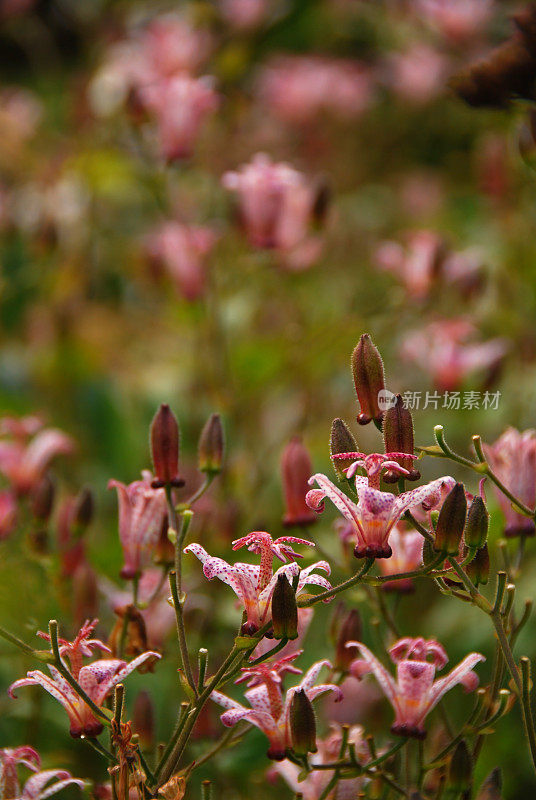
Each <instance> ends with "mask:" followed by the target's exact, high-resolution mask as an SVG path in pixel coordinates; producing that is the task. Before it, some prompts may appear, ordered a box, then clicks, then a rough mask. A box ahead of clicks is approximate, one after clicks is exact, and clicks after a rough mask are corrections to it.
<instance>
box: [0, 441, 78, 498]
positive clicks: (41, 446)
mask: <svg viewBox="0 0 536 800" xmlns="http://www.w3.org/2000/svg"><path fill="white" fill-rule="evenodd" d="M73 451H74V442H73V440H72V439H71V438H70V436H67V434H65V433H63V432H62V431H59V430H56V429H55V428H45V430H41V431H39V432H38V433H36V434H35V436H34V437H33V438H32V439H31V441H30V442H29V443H25V442H24V441H22V440H21V439H16V440H14V441H0V472H2V473H3V474H4V475H5V476H6V478H7V479H8V481H9V482H10V484H11V486H12V487H13V489H14V491H15V492H17V493H18V494H28V493H29V492H31V491H32V489H34V488H35V487H36V486H37V484H38V483H39V481H40V480H41V478H42V477H43V475H44V474H45V471H46V469H47V467H48V465H49V464H50V462H51V461H52V459H53V458H54V457H55V456H58V455H70V454H71V453H73Z"/></svg>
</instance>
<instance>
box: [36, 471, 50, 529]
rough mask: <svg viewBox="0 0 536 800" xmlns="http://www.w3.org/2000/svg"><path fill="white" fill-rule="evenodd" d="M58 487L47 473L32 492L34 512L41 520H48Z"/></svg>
mask: <svg viewBox="0 0 536 800" xmlns="http://www.w3.org/2000/svg"><path fill="white" fill-rule="evenodd" d="M55 496H56V487H55V485H54V482H53V480H52V478H51V477H50V475H48V474H45V475H44V477H43V478H42V479H41V480H40V481H39V483H38V484H37V486H36V488H35V490H34V492H33V494H32V501H31V506H32V514H33V515H34V517H35V518H36V519H38V520H40V521H41V522H47V521H48V519H49V518H50V515H51V513H52V509H53V507H54V498H55Z"/></svg>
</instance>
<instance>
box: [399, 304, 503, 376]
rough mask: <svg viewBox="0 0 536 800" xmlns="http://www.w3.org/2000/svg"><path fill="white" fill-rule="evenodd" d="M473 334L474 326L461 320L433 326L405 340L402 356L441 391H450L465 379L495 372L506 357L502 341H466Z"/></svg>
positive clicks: (443, 321) (434, 323)
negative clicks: (415, 365)
mask: <svg viewBox="0 0 536 800" xmlns="http://www.w3.org/2000/svg"><path fill="white" fill-rule="evenodd" d="M475 333H476V329H475V327H474V325H472V323H470V322H469V321H468V320H465V319H463V318H459V319H450V320H439V321H438V322H432V323H430V324H429V325H427V326H426V327H424V328H421V329H420V330H417V331H413V332H412V333H410V334H408V335H407V336H406V337H405V339H404V341H403V343H402V347H401V355H402V357H403V358H404V359H405V360H406V361H411V362H414V363H415V364H418V365H419V366H420V367H421V368H423V369H425V370H427V371H428V372H429V373H430V375H431V377H432V379H433V381H434V385H435V386H436V387H437V388H438V389H439V390H440V391H453V390H456V389H458V388H459V387H460V385H461V384H462V383H463V381H464V380H465V379H466V378H467V376H468V375H471V374H472V373H474V372H476V371H478V370H483V369H487V370H491V371H493V370H495V369H496V368H497V366H498V365H499V364H500V363H501V361H502V360H503V358H504V356H505V355H506V352H507V349H508V346H507V342H506V340H505V339H499V338H497V339H491V340H490V341H488V342H482V343H480V342H470V341H468V339H470V338H472V337H474V335H475Z"/></svg>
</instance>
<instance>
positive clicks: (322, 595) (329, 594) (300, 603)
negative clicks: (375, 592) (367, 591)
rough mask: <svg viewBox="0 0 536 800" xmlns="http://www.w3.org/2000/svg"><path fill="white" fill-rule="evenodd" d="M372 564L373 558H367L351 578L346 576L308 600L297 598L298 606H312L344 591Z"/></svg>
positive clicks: (358, 580) (353, 584)
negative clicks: (345, 578) (337, 583)
mask: <svg viewBox="0 0 536 800" xmlns="http://www.w3.org/2000/svg"><path fill="white" fill-rule="evenodd" d="M373 564H374V559H373V558H367V559H366V560H365V563H364V564H363V566H362V567H361V569H360V570H359V572H356V574H355V575H353V576H352V577H351V578H348V580H347V581H344V582H343V583H340V584H339V585H338V586H334V587H333V588H332V589H328V590H327V591H325V592H320V594H315V596H314V597H311V598H309V599H308V600H298V603H297V604H298V607H299V608H309V607H310V606H314V605H315V604H316V603H319V602H320V601H321V600H327V599H328V598H329V597H335V595H337V594H339V593H340V592H344V591H345V590H346V589H350V588H351V587H352V586H355V585H356V583H359V582H360V580H361V578H362V577H363V576H364V575H366V573H367V572H368V571H369V569H370V568H371V567H372V565H373Z"/></svg>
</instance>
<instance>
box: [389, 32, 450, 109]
mask: <svg viewBox="0 0 536 800" xmlns="http://www.w3.org/2000/svg"><path fill="white" fill-rule="evenodd" d="M447 74H448V61H447V58H446V57H445V56H444V55H443V54H442V53H440V52H439V51H438V50H435V49H434V48H432V47H429V46H428V45H426V44H421V43H419V42H417V43H414V44H412V46H411V47H410V48H409V49H407V50H406V51H405V52H401V53H392V54H391V55H390V56H389V58H388V60H387V82H388V84H389V85H390V86H391V87H392V89H393V90H394V91H395V92H396V94H398V95H400V97H401V99H402V100H409V101H410V102H413V103H418V104H420V103H427V102H428V101H429V100H431V99H432V98H433V97H435V96H436V95H437V94H438V93H439V92H440V91H441V90H442V89H443V87H444V85H445V79H446V77H447Z"/></svg>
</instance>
